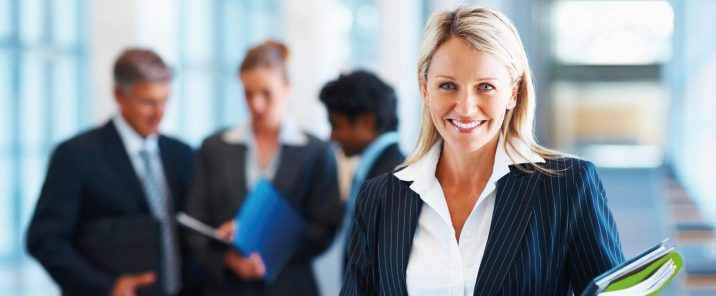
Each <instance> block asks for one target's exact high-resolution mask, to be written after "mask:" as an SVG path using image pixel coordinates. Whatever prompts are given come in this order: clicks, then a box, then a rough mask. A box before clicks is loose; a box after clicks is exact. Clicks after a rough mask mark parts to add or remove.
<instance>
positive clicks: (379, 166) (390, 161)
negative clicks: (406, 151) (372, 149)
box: [365, 143, 405, 180]
mask: <svg viewBox="0 0 716 296" xmlns="http://www.w3.org/2000/svg"><path fill="white" fill-rule="evenodd" d="M403 160H405V155H403V153H402V152H400V147H398V144H397V143H394V144H390V145H388V146H387V147H385V149H383V152H381V153H380V155H379V156H378V157H377V158H376V159H375V161H373V165H372V166H371V167H370V169H369V170H368V175H367V176H366V178H365V179H366V180H369V179H371V178H375V177H377V176H379V175H381V174H383V173H385V172H392V171H394V170H395V168H396V167H397V166H398V165H400V164H401V163H403Z"/></svg>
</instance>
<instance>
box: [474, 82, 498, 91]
mask: <svg viewBox="0 0 716 296" xmlns="http://www.w3.org/2000/svg"><path fill="white" fill-rule="evenodd" d="M477 89H478V90H481V91H490V90H494V89H495V87H494V86H492V84H488V83H480V85H478V86H477Z"/></svg>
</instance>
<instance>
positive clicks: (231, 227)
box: [214, 219, 236, 242]
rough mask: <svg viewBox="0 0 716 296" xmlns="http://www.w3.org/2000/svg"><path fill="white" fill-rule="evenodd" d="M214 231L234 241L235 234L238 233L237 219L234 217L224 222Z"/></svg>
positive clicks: (223, 237) (225, 238)
mask: <svg viewBox="0 0 716 296" xmlns="http://www.w3.org/2000/svg"><path fill="white" fill-rule="evenodd" d="M214 233H215V234H216V235H217V236H218V237H220V238H222V239H224V240H227V241H230V242H231V241H233V240H234V235H235V234H236V221H235V220H233V219H232V220H229V221H226V222H224V224H221V226H219V228H217V229H216V232H214Z"/></svg>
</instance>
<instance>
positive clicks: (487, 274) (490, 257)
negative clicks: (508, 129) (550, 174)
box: [475, 166, 541, 295]
mask: <svg viewBox="0 0 716 296" xmlns="http://www.w3.org/2000/svg"><path fill="white" fill-rule="evenodd" d="M540 177H541V174H540V173H539V172H536V173H532V174H526V173H523V172H521V171H519V170H517V169H516V168H515V167H514V166H510V173H509V174H507V175H506V176H505V177H503V178H502V179H500V180H499V181H498V184H497V196H496V199H495V210H494V215H493V218H492V224H491V226H490V233H489V236H488V239H487V246H486V247H485V254H484V256H483V257H482V261H481V263H480V271H479V274H478V275H477V280H476V282H475V295H495V294H497V293H498V291H499V289H500V286H501V285H502V282H503V281H504V279H505V276H506V274H507V271H508V270H509V268H510V266H511V265H512V261H513V259H514V257H515V255H516V254H517V251H518V249H519V247H520V245H521V241H522V237H523V236H524V233H525V230H526V229H527V225H528V223H529V221H530V217H531V216H532V213H533V208H534V198H533V197H534V196H533V195H534V194H533V192H535V188H536V185H537V183H538V181H539V179H540Z"/></svg>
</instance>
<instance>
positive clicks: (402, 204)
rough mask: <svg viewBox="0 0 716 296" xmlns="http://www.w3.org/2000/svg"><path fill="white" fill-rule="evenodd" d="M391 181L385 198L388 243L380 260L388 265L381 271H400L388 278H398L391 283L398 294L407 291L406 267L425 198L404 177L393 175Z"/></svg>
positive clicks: (390, 279)
mask: <svg viewBox="0 0 716 296" xmlns="http://www.w3.org/2000/svg"><path fill="white" fill-rule="evenodd" d="M389 182H391V183H392V184H390V185H389V188H388V192H386V195H385V196H386V200H385V201H384V202H385V205H384V209H385V210H384V215H383V216H384V217H385V222H383V223H382V224H383V225H385V228H384V231H383V235H382V241H383V243H382V245H383V246H384V247H383V248H382V250H383V252H381V253H382V258H380V261H382V262H386V265H387V266H388V268H387V269H386V270H382V269H381V273H382V272H387V273H388V275H390V274H395V273H393V271H397V272H398V273H397V275H398V276H397V277H390V278H387V279H388V280H389V281H398V282H393V284H390V285H388V286H390V287H395V288H397V289H398V291H395V292H397V293H395V294H398V295H407V294H408V289H407V285H406V281H405V279H406V271H407V269H408V260H409V259H410V251H411V248H412V246H413V237H414V236H415V229H416V228H417V226H418V218H419V217H420V210H421V209H422V206H423V201H422V199H420V196H418V194H417V193H415V192H414V191H413V190H412V189H410V183H409V182H405V181H400V180H399V179H398V178H396V177H394V176H391V178H390V180H389ZM388 246H389V247H388ZM390 292H391V293H389V294H393V293H392V292H394V291H390Z"/></svg>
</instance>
